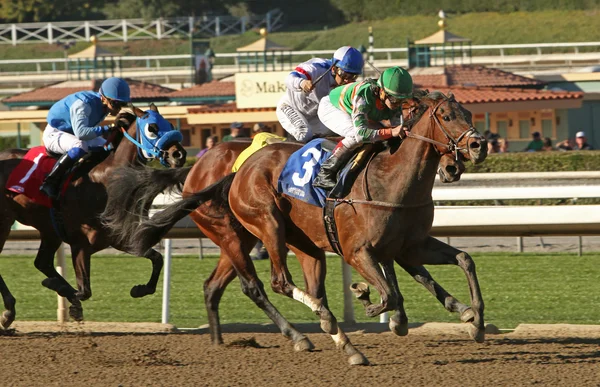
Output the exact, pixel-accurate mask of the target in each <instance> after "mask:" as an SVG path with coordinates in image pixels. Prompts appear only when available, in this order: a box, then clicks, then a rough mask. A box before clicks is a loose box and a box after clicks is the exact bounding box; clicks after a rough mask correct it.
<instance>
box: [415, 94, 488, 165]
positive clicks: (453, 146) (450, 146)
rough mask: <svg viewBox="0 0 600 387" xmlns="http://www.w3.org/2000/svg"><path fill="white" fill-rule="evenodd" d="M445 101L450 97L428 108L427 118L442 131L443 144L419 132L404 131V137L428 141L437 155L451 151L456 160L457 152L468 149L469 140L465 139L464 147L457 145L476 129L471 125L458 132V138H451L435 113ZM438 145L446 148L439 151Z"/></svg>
mask: <svg viewBox="0 0 600 387" xmlns="http://www.w3.org/2000/svg"><path fill="white" fill-rule="evenodd" d="M446 101H451V99H448V98H446V99H442V100H441V101H440V102H438V103H437V104H436V105H435V106H434V107H433V109H430V111H429V118H430V119H431V120H432V121H433V122H434V123H435V126H437V127H438V128H439V129H440V130H441V131H442V133H443V134H444V136H446V139H447V140H448V143H447V144H444V143H443V142H440V141H437V140H434V139H432V138H429V137H425V136H421V135H419V134H415V133H412V132H410V131H409V132H407V133H406V137H410V138H414V139H416V140H421V141H424V142H428V143H430V144H432V145H433V149H435V151H436V152H437V153H438V155H440V156H442V155H445V154H447V153H452V154H453V155H454V157H455V158H456V160H458V154H459V152H465V151H468V149H469V148H468V146H469V141H467V147H466V148H461V147H459V146H458V144H459V143H460V142H461V141H462V139H463V138H465V137H466V136H468V138H469V139H470V138H471V137H472V134H473V133H476V132H477V130H476V129H475V128H474V127H473V126H470V127H469V129H467V130H465V131H464V132H462V133H461V134H460V136H458V138H456V139H454V138H452V136H450V134H449V133H448V131H447V130H446V129H444V126H443V125H442V123H441V122H440V119H439V118H438V116H437V115H436V114H435V113H436V112H437V110H438V108H439V107H440V106H441V105H442V103H444V102H446ZM439 147H442V148H446V150H445V151H441V150H440V149H439Z"/></svg>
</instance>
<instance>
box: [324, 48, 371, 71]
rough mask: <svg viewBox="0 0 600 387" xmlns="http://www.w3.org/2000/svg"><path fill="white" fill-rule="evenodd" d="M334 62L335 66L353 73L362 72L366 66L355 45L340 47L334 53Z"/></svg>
mask: <svg viewBox="0 0 600 387" xmlns="http://www.w3.org/2000/svg"><path fill="white" fill-rule="evenodd" d="M332 63H333V65H334V66H337V67H338V68H340V69H342V70H343V71H345V72H347V73H351V74H360V73H362V69H363V66H364V64H365V63H364V60H363V56H362V54H361V53H360V51H358V50H357V49H356V48H354V47H350V46H344V47H340V48H338V49H337V50H336V51H335V53H334V54H333V60H332Z"/></svg>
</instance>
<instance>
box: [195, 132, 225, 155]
mask: <svg viewBox="0 0 600 387" xmlns="http://www.w3.org/2000/svg"><path fill="white" fill-rule="evenodd" d="M218 141H219V139H218V137H217V136H208V137H207V138H206V143H205V144H206V148H204V149H202V150H201V151H200V152H198V154H196V158H198V157H201V156H203V155H204V154H205V153H206V152H208V150H209V149H211V148H212V147H214V146H215V145H217V142H218Z"/></svg>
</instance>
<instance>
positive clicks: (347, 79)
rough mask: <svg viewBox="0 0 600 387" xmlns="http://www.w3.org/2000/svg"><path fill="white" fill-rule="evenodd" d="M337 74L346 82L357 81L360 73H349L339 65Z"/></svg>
mask: <svg viewBox="0 0 600 387" xmlns="http://www.w3.org/2000/svg"><path fill="white" fill-rule="evenodd" d="M336 74H337V76H338V77H340V78H341V79H342V81H345V82H354V81H356V79H357V78H358V75H359V74H352V73H347V72H345V71H344V70H342V69H340V68H339V67H338V69H337V71H336Z"/></svg>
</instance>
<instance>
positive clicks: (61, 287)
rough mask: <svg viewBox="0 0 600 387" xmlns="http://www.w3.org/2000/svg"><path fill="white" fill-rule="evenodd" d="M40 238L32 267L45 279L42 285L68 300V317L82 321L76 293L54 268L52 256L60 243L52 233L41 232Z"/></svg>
mask: <svg viewBox="0 0 600 387" xmlns="http://www.w3.org/2000/svg"><path fill="white" fill-rule="evenodd" d="M40 238H41V239H42V242H41V243H40V248H39V250H38V253H37V255H36V257H35V261H34V265H35V267H36V269H38V270H39V271H41V272H42V273H44V274H45V275H46V277H47V278H46V279H44V280H43V281H42V285H43V286H45V287H47V288H48V289H50V290H54V291H55V292H56V293H58V295H59V296H61V297H65V298H66V299H67V300H69V302H70V303H71V306H70V307H69V315H70V316H71V318H72V319H73V320H75V321H81V320H83V308H82V306H81V301H80V300H79V298H78V297H77V291H76V290H75V289H74V288H73V287H72V286H71V285H70V284H69V283H68V282H67V281H66V280H65V279H64V278H63V277H62V276H61V275H60V274H58V272H57V271H56V269H55V268H54V254H55V253H56V251H57V250H58V247H59V246H60V244H61V243H62V241H61V240H60V239H59V238H58V237H57V236H56V235H55V234H54V233H52V234H51V235H48V233H45V232H41V231H40Z"/></svg>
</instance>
